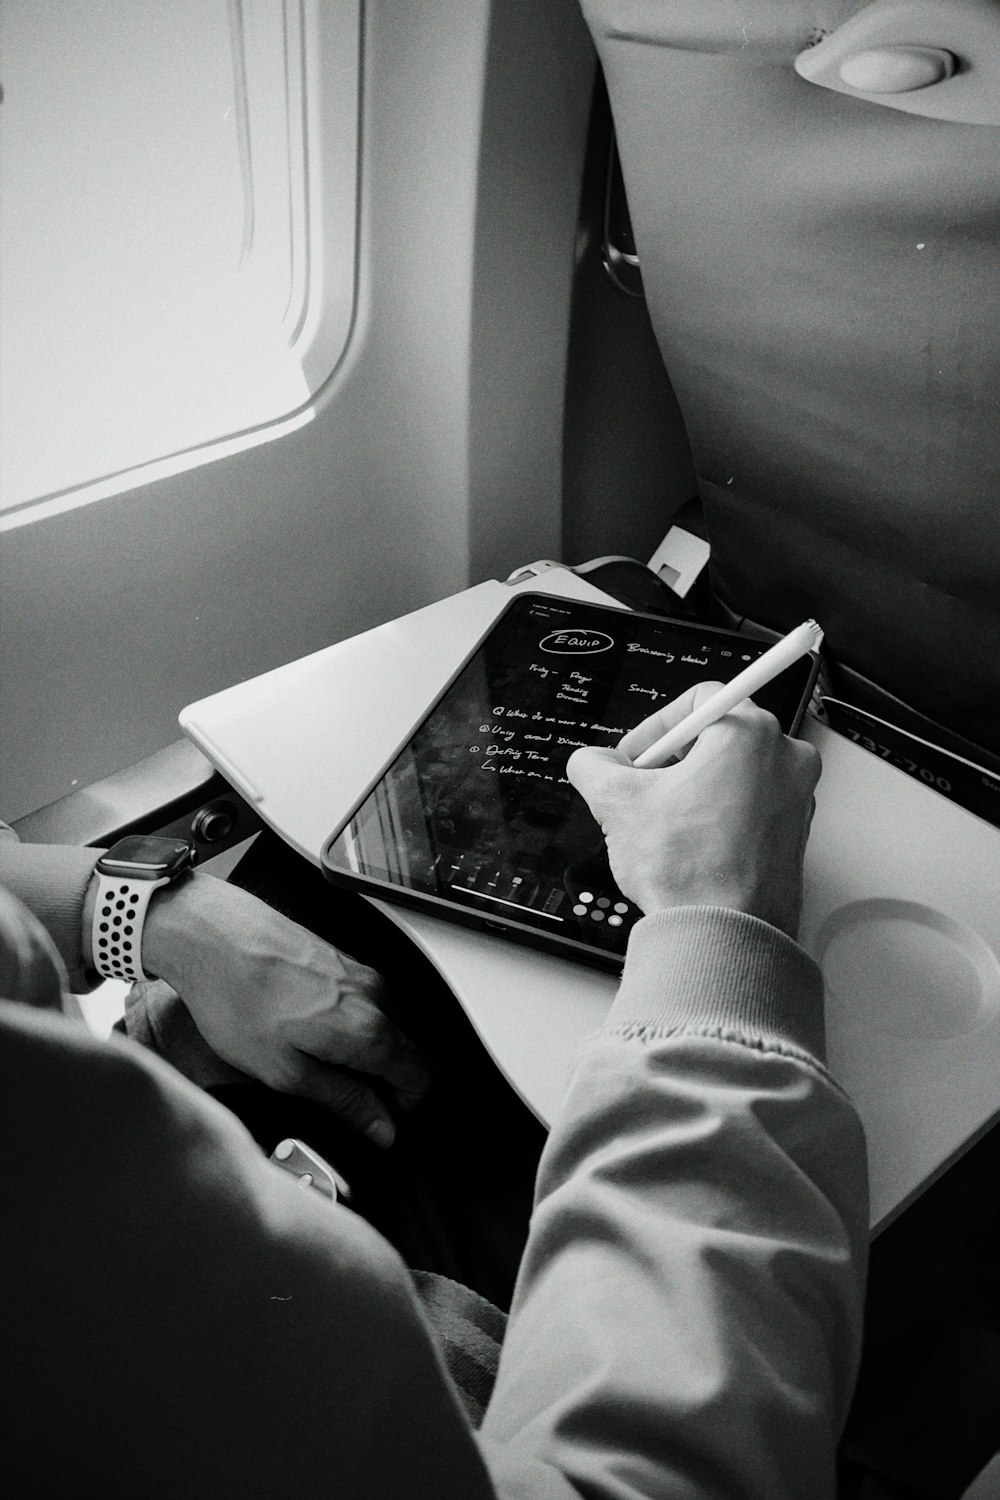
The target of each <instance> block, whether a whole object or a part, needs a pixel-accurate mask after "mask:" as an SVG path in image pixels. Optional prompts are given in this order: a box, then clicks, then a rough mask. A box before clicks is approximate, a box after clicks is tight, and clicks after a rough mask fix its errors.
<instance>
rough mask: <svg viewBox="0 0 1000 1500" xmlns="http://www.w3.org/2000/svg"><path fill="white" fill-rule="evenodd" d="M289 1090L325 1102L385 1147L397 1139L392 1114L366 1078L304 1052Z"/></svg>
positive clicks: (298, 1061)
mask: <svg viewBox="0 0 1000 1500" xmlns="http://www.w3.org/2000/svg"><path fill="white" fill-rule="evenodd" d="M285 1092H286V1093H295V1094H298V1095H301V1097H302V1098H304V1099H312V1100H314V1101H315V1102H316V1103H317V1104H323V1105H325V1106H326V1107H327V1109H329V1110H330V1111H331V1113H332V1114H335V1115H336V1116H337V1118H338V1119H339V1120H343V1122H344V1124H345V1125H349V1126H350V1127H351V1128H352V1129H353V1130H357V1131H358V1132H359V1133H360V1134H361V1135H364V1136H367V1137H368V1139H369V1140H370V1141H372V1142H373V1143H374V1144H375V1145H376V1146H379V1147H380V1148H381V1149H382V1150H385V1148H386V1147H387V1146H391V1145H392V1143H393V1141H394V1140H395V1138H396V1126H395V1124H394V1123H393V1119H392V1115H391V1114H390V1113H389V1110H388V1109H387V1107H386V1106H385V1104H383V1102H382V1100H381V1099H380V1098H379V1097H378V1095H377V1094H376V1093H375V1091H374V1089H371V1088H369V1086H368V1084H366V1083H365V1082H364V1080H363V1079H361V1078H357V1077H355V1075H354V1074H353V1073H350V1072H347V1071H345V1070H343V1069H341V1068H332V1067H330V1066H329V1065H328V1064H326V1063H322V1062H319V1061H317V1059H316V1058H314V1057H307V1056H306V1055H305V1053H300V1054H299V1056H298V1059H297V1067H296V1076H295V1081H294V1085H293V1086H292V1087H289V1088H287V1089H286V1090H285Z"/></svg>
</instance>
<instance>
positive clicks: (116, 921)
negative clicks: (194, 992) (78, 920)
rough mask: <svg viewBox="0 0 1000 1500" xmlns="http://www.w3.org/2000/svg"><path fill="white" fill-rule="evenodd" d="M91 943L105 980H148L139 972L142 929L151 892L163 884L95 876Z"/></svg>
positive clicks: (98, 968) (94, 957)
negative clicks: (95, 886) (95, 889)
mask: <svg viewBox="0 0 1000 1500" xmlns="http://www.w3.org/2000/svg"><path fill="white" fill-rule="evenodd" d="M97 878H98V886H97V899H96V901H95V903H94V926H93V935H92V939H91V944H92V949H93V963H94V968H95V969H96V970H97V972H98V973H99V974H100V975H102V976H103V977H104V978H105V979H131V980H135V979H148V978H149V977H150V976H149V975H148V974H144V973H143V970H142V928H143V923H144V922H145V920H146V908H147V907H148V906H149V900H150V897H151V896H152V894H153V892H154V891H158V890H159V889H160V888H161V886H164V885H169V883H170V881H169V878H168V879H166V880H129V879H128V878H127V877H125V876H122V875H103V874H101V872H100V871H98V872H97Z"/></svg>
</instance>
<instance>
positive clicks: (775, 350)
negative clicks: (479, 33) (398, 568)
mask: <svg viewBox="0 0 1000 1500" xmlns="http://www.w3.org/2000/svg"><path fill="white" fill-rule="evenodd" d="M915 4H916V5H917V6H918V7H919V4H920V0H915ZM963 5H964V6H966V7H973V8H975V10H976V12H977V18H976V19H977V24H979V26H980V31H981V32H982V31H983V28H984V27H985V33H986V34H987V41H988V43H989V48H990V50H991V51H993V43H994V42H995V59H994V62H995V64H996V66H998V67H1000V0H947V6H951V7H955V8H959V9H960V8H961V7H962V6H963ZM947 6H946V7H945V9H947ZM583 8H584V11H585V14H586V16H587V20H588V22H589V25H590V27H591V30H592V32H593V35H594V39H595V42H596V44H597V47H598V51H599V54H600V57H601V61H602V64H603V68H604V72H605V77H606V80H607V84H608V89H609V93H610V97H611V104H612V110H613V114H614V119H615V125H616V130H617V133H618V141H619V148H620V152H621V159H622V164H623V170H624V175H625V182H626V186H627V191H628V196H629V203H630V208H631V212H632V218H633V227H634V230H635V235H636V241H637V247H638V252H639V259H640V263H641V266H642V274H643V281H644V285H645V290H646V296H647V299H648V302H649V308H650V314H651V317H652V320H653V325H654V328H655V329H656V332H657V336H658V339H659V341H660V347H661V350H662V353H663V357H664V361H665V364H666V367H667V371H668V373H669V375H670V378H671V381H672V383H673V386H674V389H675V391H676V394H677V397H678V399H679V402H680V406H681V410H682V412H683V415H684V419H685V424H686V428H687V433H688V437H689V441H690V445H691V449H692V453H693V457H694V463H695V470H696V473H697V476H698V483H699V489H700V493H701V497H702V502H703V505H704V508H705V515H706V520H707V524H708V527H709V533H710V540H711V544H712V574H713V582H714V585H715V589H716V592H717V594H718V595H719V597H720V598H721V599H722V601H723V603H724V604H726V605H727V606H728V607H729V608H730V609H732V610H733V611H734V612H735V613H736V614H738V615H740V616H746V617H747V618H748V619H750V620H753V621H756V622H758V623H760V624H764V625H767V626H770V627H772V628H774V629H781V630H784V629H788V628H790V627H791V626H793V625H795V624H797V623H798V622H799V621H800V620H801V619H803V618H805V617H806V616H809V615H814V616H815V617H816V618H817V619H818V620H819V621H820V623H821V624H822V625H823V626H824V628H825V630H826V633H827V645H828V649H829V654H830V656H831V657H832V659H833V661H834V663H836V664H839V669H840V681H841V682H842V683H843V682H845V681H846V682H848V683H850V684H851V685H853V687H855V688H856V689H857V690H858V694H860V695H861V696H857V695H856V696H855V701H857V702H859V703H862V702H863V697H864V694H865V693H868V694H869V695H870V694H871V692H872V691H873V690H872V689H871V686H870V685H871V684H874V685H876V689H877V692H876V703H881V704H882V705H883V707H884V705H885V704H890V705H891V704H892V703H893V702H894V700H897V699H898V700H902V703H903V704H905V705H909V706H910V707H911V708H912V709H915V710H917V713H918V715H923V716H925V717H926V719H928V720H930V721H932V722H933V724H934V725H935V726H942V727H943V729H944V730H945V731H946V732H947V731H952V732H953V735H954V736H960V737H961V740H960V741H959V740H957V739H955V738H954V737H953V738H952V739H951V743H952V744H953V746H954V745H957V744H964V746H966V747H969V746H971V747H975V748H976V749H979V750H981V749H985V750H987V751H992V752H994V754H996V753H997V752H1000V397H998V384H997V373H998V371H997V367H998V360H1000V249H998V246H1000V172H998V162H1000V128H997V127H995V126H992V127H991V126H989V125H984V124H963V123H955V122H954V121H953V120H948V119H940V118H926V117H925V116H924V115H922V114H919V113H913V112H909V110H910V108H912V107H921V101H920V100H917V101H916V105H915V106H914V96H911V97H910V99H909V100H908V102H907V103H906V104H900V103H899V102H898V101H897V103H896V106H895V107H887V106H886V104H885V103H884V102H882V103H877V102H873V100H872V99H871V98H870V97H868V98H864V97H858V96H857V95H852V94H851V93H850V92H838V91H835V90H834V89H831V88H829V87H820V86H817V84H816V83H814V82H809V81H806V79H804V78H803V77H800V76H799V75H798V74H797V72H796V70H795V60H796V58H797V57H799V56H800V55H802V54H803V53H808V52H809V50H810V49H811V48H813V47H815V46H817V44H819V43H821V42H822V41H823V40H824V39H826V38H827V37H832V36H836V34H837V31H838V28H839V27H841V26H843V25H844V24H845V23H846V22H849V21H851V20H852V18H855V17H858V16H859V13H861V12H862V11H865V10H866V9H867V7H865V6H863V5H861V4H860V3H859V0H757V3H754V4H750V3H743V0H737V3H733V0H583ZM884 8H891V9H892V11H893V13H894V15H895V19H896V21H897V22H898V20H899V14H900V13H901V12H905V11H906V10H907V6H905V5H899V4H896V5H893V6H891V7H884ZM928 8H929V6H928V4H927V3H925V4H924V10H925V11H927V10H928ZM937 8H938V7H937V6H933V9H935V10H936V9H937ZM873 11H874V8H872V11H869V14H868V17H866V20H867V19H870V17H871V15H872V13H873ZM954 13H955V12H954V11H952V15H954ZM993 28H995V34H994V29H993ZM926 30H927V27H926V17H925V31H926ZM920 36H921V37H922V38H923V39H924V40H930V41H933V40H934V39H935V37H936V36H937V33H934V34H933V35H928V36H925V35H924V33H920ZM904 39H905V38H904ZM938 40H941V41H942V44H943V45H944V44H946V42H947V38H944V39H942V38H938ZM817 55H818V54H817ZM977 77H978V75H977ZM945 86H946V85H945ZM926 93H927V98H928V99H929V98H930V96H931V95H932V94H933V93H934V89H933V88H928V89H927V91H926ZM941 97H944V96H943V95H942V96H941ZM997 101H998V104H1000V94H998V95H997ZM890 695H891V696H890ZM865 706H868V707H869V708H874V711H876V712H877V711H878V707H876V706H875V705H873V703H872V702H871V701H869V702H868V703H867V705H865ZM897 706H898V705H897ZM901 712H902V710H901ZM885 716H886V717H892V713H891V712H885ZM913 718H914V720H915V721H916V722H917V723H918V724H919V723H920V721H919V719H916V716H913ZM941 738H942V741H943V742H948V739H947V733H945V735H942V736H941ZM983 758H984V759H985V760H986V761H987V763H991V762H992V757H989V756H987V757H983Z"/></svg>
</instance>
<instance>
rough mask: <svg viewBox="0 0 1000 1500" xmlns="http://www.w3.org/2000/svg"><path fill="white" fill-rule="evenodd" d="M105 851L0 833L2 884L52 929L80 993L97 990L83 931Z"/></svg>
mask: <svg viewBox="0 0 1000 1500" xmlns="http://www.w3.org/2000/svg"><path fill="white" fill-rule="evenodd" d="M100 853H101V851H100V850H99V849H81V848H78V847H76V846H70V845H61V844H58V845H57V844H21V843H19V842H18V841H17V839H16V838H14V837H13V836H12V835H11V834H9V833H6V834H4V836H3V837H0V885H3V886H6V887H7V889H8V890H9V891H12V892H13V894H14V895H15V896H17V897H18V898H19V899H20V900H21V901H23V902H24V904H25V906H26V907H27V908H28V910H29V911H30V912H32V913H33V914H34V915H35V916H36V917H37V918H38V920H39V921H40V922H41V924H42V926H43V927H44V928H45V929H46V931H47V932H48V933H49V936H50V937H51V938H52V940H53V942H54V943H55V945H56V948H57V949H58V951H59V955H60V957H61V958H62V961H63V963H64V964H65V966H66V970H67V972H68V975H69V981H70V988H71V989H72V990H74V991H76V992H77V993H79V992H81V991H85V990H88V989H91V988H93V985H94V984H95V983H96V978H97V976H96V975H95V974H93V973H92V972H90V971H89V968H88V960H89V950H88V957H87V958H85V955H84V950H83V940H82V934H83V931H84V926H85V923H86V916H85V911H84V908H85V903H86V898H87V891H88V887H89V886H90V885H91V881H92V876H93V870H94V865H95V864H96V863H97V860H98V858H99V857H100ZM88 930H89V929H88Z"/></svg>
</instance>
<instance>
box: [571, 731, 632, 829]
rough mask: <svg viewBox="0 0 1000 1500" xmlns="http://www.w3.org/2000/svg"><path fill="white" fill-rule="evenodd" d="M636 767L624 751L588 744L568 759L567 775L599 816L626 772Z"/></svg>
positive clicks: (572, 784) (596, 816)
mask: <svg viewBox="0 0 1000 1500" xmlns="http://www.w3.org/2000/svg"><path fill="white" fill-rule="evenodd" d="M631 770H632V766H631V763H630V761H629V758H628V756H627V755H626V754H625V752H624V751H623V750H618V749H613V748H611V747H609V746H605V745H585V746H584V747H583V748H582V749H580V750H574V751H573V754H572V755H571V756H570V758H569V760H568V761H567V762H566V776H567V778H568V780H569V783H570V786H572V787H575V788H576V790H577V791H578V792H579V793H580V796H581V797H582V798H583V800H584V802H586V804H587V806H588V807H589V808H590V810H591V812H592V813H593V814H594V816H595V818H598V820H600V819H599V809H600V808H601V807H603V806H604V805H605V803H606V802H607V800H608V797H609V795H610V793H611V791H612V789H613V788H616V787H617V786H618V785H619V784H620V782H621V779H622V772H623V771H625V772H626V773H629V772H631Z"/></svg>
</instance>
